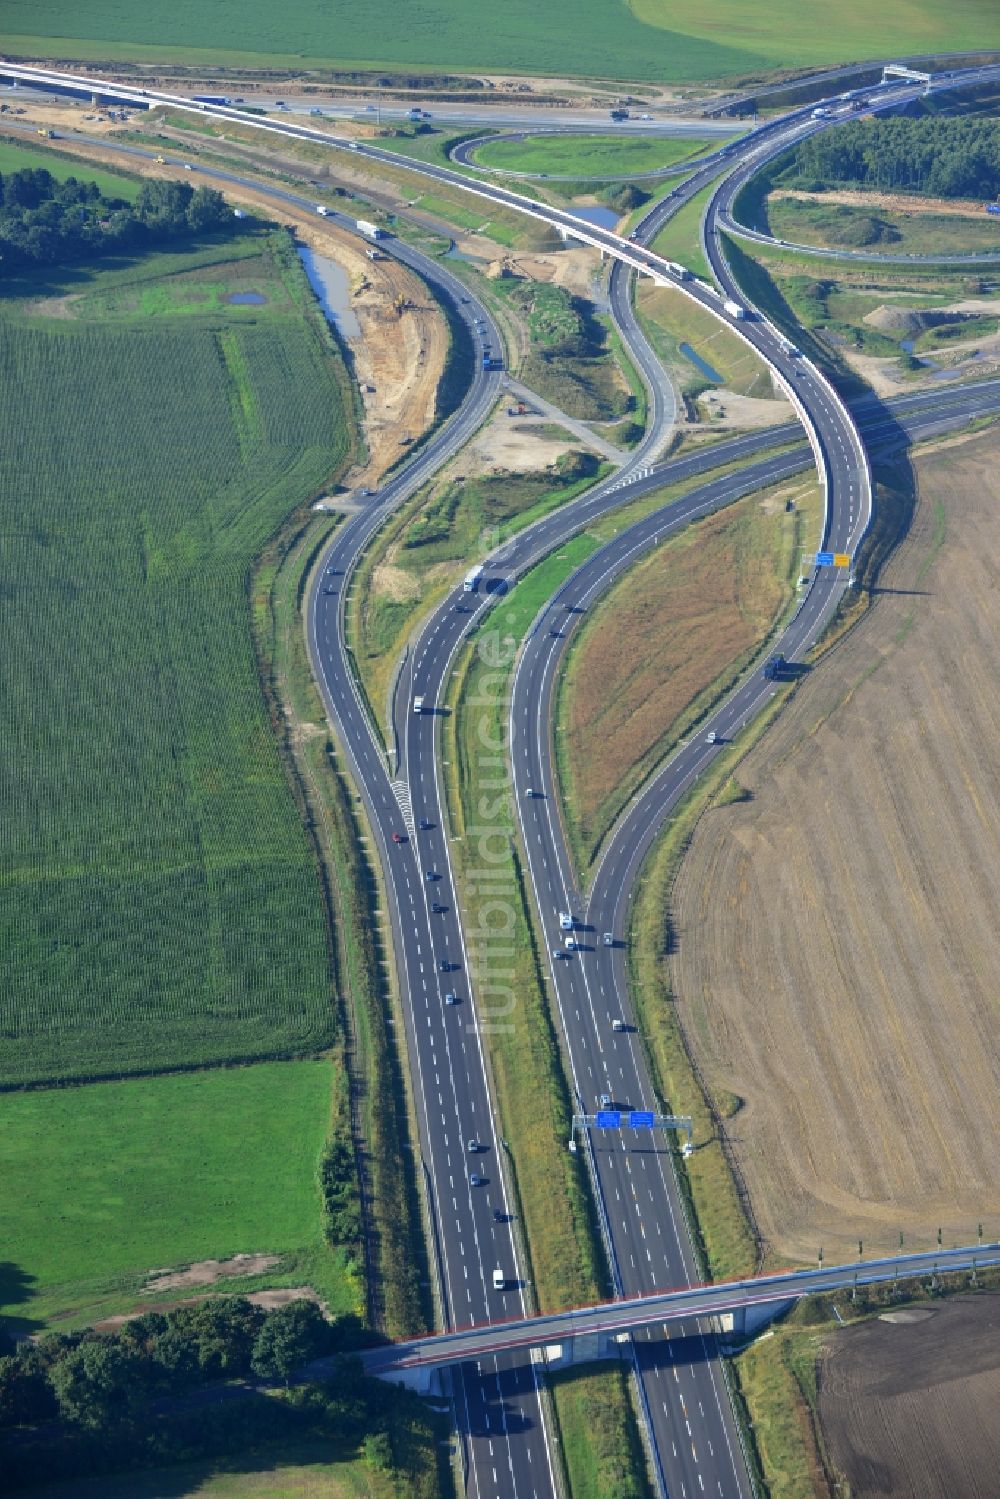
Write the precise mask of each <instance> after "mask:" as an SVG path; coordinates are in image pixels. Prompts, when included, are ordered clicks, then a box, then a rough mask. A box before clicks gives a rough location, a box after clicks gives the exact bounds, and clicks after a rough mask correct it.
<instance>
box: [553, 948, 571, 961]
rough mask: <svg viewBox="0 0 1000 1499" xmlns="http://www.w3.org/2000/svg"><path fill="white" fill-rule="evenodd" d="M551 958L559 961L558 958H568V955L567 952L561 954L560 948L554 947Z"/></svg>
mask: <svg viewBox="0 0 1000 1499" xmlns="http://www.w3.org/2000/svg"><path fill="white" fill-rule="evenodd" d="M552 956H553V957H554V958H556V959H559V958H568V957H569V953H568V952H563V950H562V948H561V947H554V948H553V949H552Z"/></svg>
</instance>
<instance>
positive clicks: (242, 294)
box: [226, 291, 267, 307]
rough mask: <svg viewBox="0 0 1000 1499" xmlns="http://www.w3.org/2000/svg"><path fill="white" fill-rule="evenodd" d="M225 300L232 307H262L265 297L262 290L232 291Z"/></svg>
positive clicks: (265, 300)
mask: <svg viewBox="0 0 1000 1499" xmlns="http://www.w3.org/2000/svg"><path fill="white" fill-rule="evenodd" d="M226 301H227V302H229V303H230V304H231V305H232V306H233V307H263V306H264V305H265V304H266V302H267V298H266V297H265V295H264V293H263V292H262V291H233V292H230V293H229V296H228V297H227V298H226Z"/></svg>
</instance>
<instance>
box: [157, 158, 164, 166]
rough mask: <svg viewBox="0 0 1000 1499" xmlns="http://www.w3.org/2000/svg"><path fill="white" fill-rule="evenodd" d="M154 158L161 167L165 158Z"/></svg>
mask: <svg viewBox="0 0 1000 1499" xmlns="http://www.w3.org/2000/svg"><path fill="white" fill-rule="evenodd" d="M156 160H157V162H158V163H159V165H160V166H161V167H162V166H163V165H165V158H164V157H162V156H158V157H157V158H156Z"/></svg>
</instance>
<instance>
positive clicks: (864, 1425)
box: [818, 1296, 1000, 1499]
mask: <svg viewBox="0 0 1000 1499" xmlns="http://www.w3.org/2000/svg"><path fill="white" fill-rule="evenodd" d="M818 1384H819V1414H820V1422H821V1424H822V1428H823V1436H824V1439H825V1443H826V1449H827V1452H828V1454H829V1457H830V1460H831V1463H832V1466H833V1467H834V1468H836V1469H837V1470H838V1472H839V1473H840V1474H842V1475H843V1477H844V1479H845V1480H846V1483H847V1484H848V1485H849V1486H850V1493H851V1495H852V1499H869V1496H871V1499H874V1496H876V1495H884V1494H898V1495H907V1494H912V1495H920V1499H992V1496H993V1495H995V1494H996V1492H997V1473H998V1472H1000V1425H998V1423H997V1420H996V1412H997V1407H998V1405H1000V1298H998V1297H994V1296H975V1297H971V1296H970V1297H966V1298H963V1299H962V1300H959V1301H949V1302H947V1303H942V1304H941V1305H939V1306H938V1307H936V1308H935V1310H934V1311H933V1313H932V1314H931V1316H930V1317H928V1318H926V1319H925V1320H922V1321H920V1322H917V1323H914V1324H904V1325H899V1324H895V1325H887V1324H886V1322H885V1321H884V1320H881V1319H880V1320H878V1321H874V1322H866V1323H864V1324H863V1325H862V1326H860V1327H854V1328H852V1329H851V1330H850V1331H849V1332H845V1333H838V1334H837V1336H836V1338H835V1339H834V1340H833V1341H832V1343H831V1344H830V1345H829V1347H828V1349H827V1351H826V1353H825V1354H824V1356H823V1359H822V1361H821V1364H820V1371H819V1382H818ZM845 1491H846V1490H845Z"/></svg>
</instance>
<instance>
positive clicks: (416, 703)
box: [413, 697, 424, 713]
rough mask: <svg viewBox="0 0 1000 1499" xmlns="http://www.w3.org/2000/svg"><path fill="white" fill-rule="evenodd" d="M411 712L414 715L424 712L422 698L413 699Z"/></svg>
mask: <svg viewBox="0 0 1000 1499" xmlns="http://www.w3.org/2000/svg"><path fill="white" fill-rule="evenodd" d="M413 711H414V713H422V712H423V711H424V700H423V698H422V697H415V698H414V699H413Z"/></svg>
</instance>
